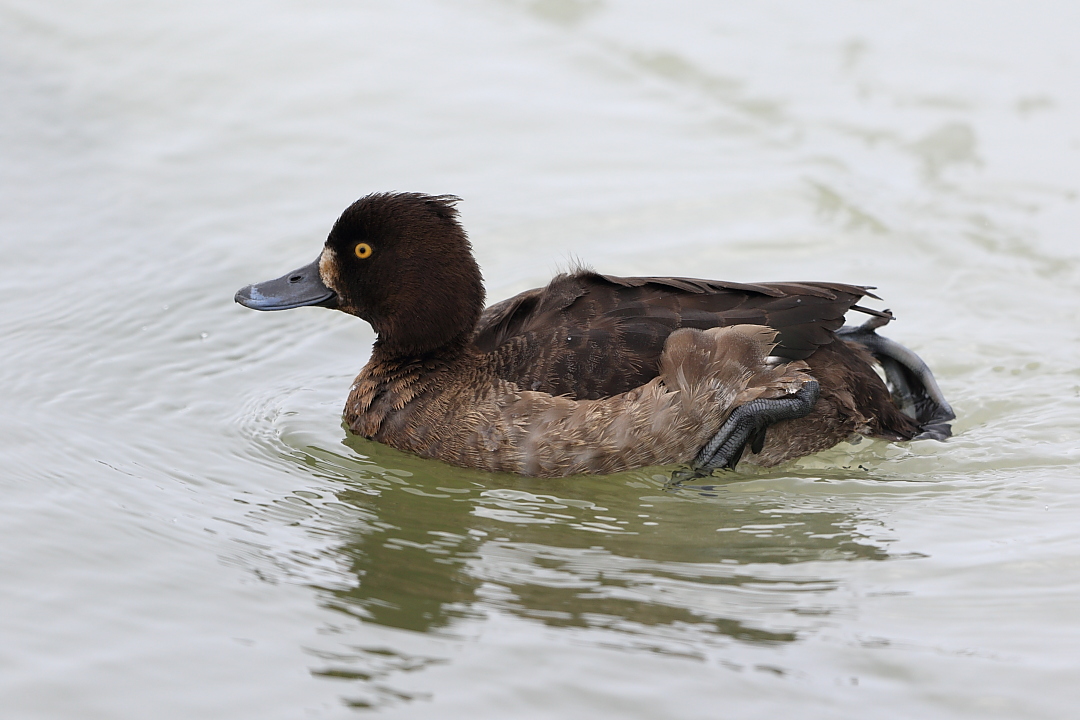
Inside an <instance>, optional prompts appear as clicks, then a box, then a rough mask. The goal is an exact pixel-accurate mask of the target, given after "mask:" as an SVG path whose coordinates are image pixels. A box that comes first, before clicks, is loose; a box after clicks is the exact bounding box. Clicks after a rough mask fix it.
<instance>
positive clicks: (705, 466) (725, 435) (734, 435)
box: [690, 380, 821, 471]
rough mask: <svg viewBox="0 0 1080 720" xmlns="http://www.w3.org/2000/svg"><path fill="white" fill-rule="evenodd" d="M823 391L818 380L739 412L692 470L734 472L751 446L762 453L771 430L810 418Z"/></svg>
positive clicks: (748, 405)
mask: <svg viewBox="0 0 1080 720" xmlns="http://www.w3.org/2000/svg"><path fill="white" fill-rule="evenodd" d="M820 390H821V388H820V386H819V385H818V383H817V380H810V381H809V382H807V383H806V384H804V385H803V386H802V387H801V388H800V389H799V391H798V392H797V393H795V394H794V395H788V396H787V397H781V398H773V399H768V400H767V399H764V398H759V399H757V400H752V401H750V402H748V403H746V404H745V405H740V406H739V407H737V408H735V409H734V410H733V411H732V412H731V415H729V416H728V419H727V420H725V421H724V424H723V425H721V426H720V430H719V431H718V432H717V433H716V435H714V436H713V439H712V440H710V441H709V442H708V443H706V444H705V447H703V448H701V452H699V453H698V455H697V457H696V458H694V461H693V462H692V463H690V468H691V470H694V471H701V470H706V471H708V470H715V469H716V468H731V469H733V468H734V467H735V466H736V465H737V464H738V462H739V460H740V459H741V458H742V455H743V451H744V450H746V446H747V445H748V444H749V445H750V451H751V452H755V453H757V452H761V448H762V447H763V446H764V445H765V431H766V430H767V429H768V427H769V426H770V425H772V424H773V423H777V422H780V421H781V420H794V419H795V418H801V417H804V416H806V415H808V414H809V413H810V411H811V410H813V409H814V403H816V402H817V399H818V393H819V392H820Z"/></svg>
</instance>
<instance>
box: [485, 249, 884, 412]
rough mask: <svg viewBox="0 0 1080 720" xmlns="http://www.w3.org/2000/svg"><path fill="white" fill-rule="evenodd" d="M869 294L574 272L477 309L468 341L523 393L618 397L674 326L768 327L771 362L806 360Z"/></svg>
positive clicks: (642, 378)
mask: <svg viewBox="0 0 1080 720" xmlns="http://www.w3.org/2000/svg"><path fill="white" fill-rule="evenodd" d="M864 296H870V297H876V296H875V295H873V293H871V292H870V288H867V287H861V286H858V285H844V284H840V283H822V282H790V283H756V284H746V283H735V282H724V281H719V280H697V279H693V278H672V277H634V278H625V277H615V276H612V275H600V274H597V273H594V272H591V271H585V270H583V271H578V272H575V273H570V274H563V275H559V276H557V277H555V278H554V279H553V280H552V281H551V283H549V284H548V285H547V287H544V288H537V289H535V290H528V291H526V292H523V293H521V294H520V295H516V296H514V297H512V298H509V299H507V300H504V301H502V302H500V303H496V304H495V305H492V306H491V307H489V308H487V310H485V311H484V313H483V315H482V316H481V318H480V322H479V323H478V325H477V330H476V334H475V335H474V338H473V342H474V344H475V346H476V347H477V349H478V350H480V351H481V352H483V353H485V354H486V355H487V358H488V360H489V362H490V363H491V366H492V367H493V369H494V372H495V374H496V375H497V376H498V377H500V378H503V379H505V380H508V381H511V382H514V383H517V384H518V386H519V387H521V388H522V389H523V390H536V391H539V392H547V393H551V394H552V395H569V396H571V397H573V398H574V399H578V400H581V399H596V398H601V397H608V396H611V395H617V394H619V393H622V392H626V391H628V390H631V389H633V388H635V387H637V386H639V385H643V384H645V383H647V382H648V381H649V380H651V379H652V378H654V377H656V376H657V374H658V373H659V363H660V354H661V352H662V351H663V349H664V342H665V341H666V340H667V337H668V335H670V334H671V333H672V332H674V331H675V330H677V329H678V328H681V327H692V328H698V329H702V330H704V329H707V328H711V327H722V326H726V325H742V324H754V325H767V326H769V327H771V328H774V329H776V330H778V331H779V336H778V345H777V347H776V350H775V351H774V354H776V355H779V356H781V357H785V358H788V359H791V360H802V359H804V358H806V357H809V356H810V355H811V354H813V353H814V351H815V350H817V349H818V348H819V347H821V346H822V345H826V344H828V343H831V342H832V341H833V340H834V339H835V337H836V336H835V334H834V331H836V330H837V329H839V328H840V327H841V326H842V325H843V324H844V314H845V313H846V312H847V311H848V310H852V309H854V310H860V311H862V312H866V313H868V314H871V315H884V314H883V313H879V312H878V311H876V310H870V309H868V308H863V307H860V306H859V305H857V304H856V303H857V302H858V300H859V299H860V298H862V297H864Z"/></svg>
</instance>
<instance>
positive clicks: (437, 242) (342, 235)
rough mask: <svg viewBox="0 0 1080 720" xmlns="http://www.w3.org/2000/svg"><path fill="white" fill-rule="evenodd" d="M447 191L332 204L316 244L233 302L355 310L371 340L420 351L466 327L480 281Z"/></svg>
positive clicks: (479, 295)
mask: <svg viewBox="0 0 1080 720" xmlns="http://www.w3.org/2000/svg"><path fill="white" fill-rule="evenodd" d="M456 202H458V198H456V197H454V196H452V195H436V196H432V195H421V194H419V193H377V194H373V195H368V196H367V197H363V198H361V199H359V200H357V201H356V202H355V203H353V204H352V205H350V206H349V207H348V208H347V209H346V210H345V212H343V213H342V214H341V217H339V218H338V220H337V222H336V223H334V227H333V229H332V230H331V231H330V235H329V237H327V239H326V244H325V245H324V246H323V250H322V254H320V255H319V258H318V259H317V260H315V262H313V263H311V264H310V265H306V266H304V267H302V268H299V269H298V270H294V271H293V272H291V273H287V274H285V275H282V276H281V277H279V278H277V279H275V280H268V281H266V282H262V283H257V284H255V285H248V286H247V287H245V288H242V289H241V290H240V291H239V292H237V293H236V302H238V303H240V304H241V305H244V306H245V307H249V308H252V309H254V310H289V309H292V308H297V307H303V306H305V305H314V306H319V307H327V308H333V309H336V310H341V311H342V312H346V313H349V314H350V315H355V316H357V317H359V318H363V319H364V320H366V321H367V322H368V323H370V324H371V326H372V327H373V328H374V329H375V332H376V333H378V335H379V339H378V340H377V341H376V347H377V348H379V349H381V350H382V351H383V352H386V353H389V354H392V355H423V354H426V353H429V352H432V351H434V350H437V349H440V348H444V347H446V346H450V345H455V344H463V343H464V342H466V341H468V339H469V338H470V337H471V335H472V332H473V330H474V329H475V327H476V322H477V320H479V318H480V313H481V312H482V311H483V309H484V286H483V281H482V278H481V275H480V268H479V266H478V265H477V264H476V260H475V259H474V258H473V254H472V247H471V245H470V244H469V240H468V237H467V236H466V235H465V231H464V230H463V229H462V227H461V225H460V223H459V222H458V219H457V209H456V208H455V207H454V203H456Z"/></svg>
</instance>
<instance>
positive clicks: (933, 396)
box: [836, 310, 956, 440]
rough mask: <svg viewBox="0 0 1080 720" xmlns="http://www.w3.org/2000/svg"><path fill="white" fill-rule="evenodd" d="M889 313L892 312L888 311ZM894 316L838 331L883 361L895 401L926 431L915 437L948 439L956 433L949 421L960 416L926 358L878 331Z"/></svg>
mask: <svg viewBox="0 0 1080 720" xmlns="http://www.w3.org/2000/svg"><path fill="white" fill-rule="evenodd" d="M885 312H887V313H889V311H888V310H886V311H885ZM891 319H892V313H889V316H888V317H886V318H871V319H870V320H867V321H866V322H865V323H863V324H862V325H859V326H857V327H851V326H845V327H842V328H840V329H839V330H837V331H836V334H837V335H838V336H839V337H840V338H842V339H844V340H847V341H849V342H857V343H859V344H860V345H863V346H864V347H866V349H867V350H869V351H870V352H871V353H872V354H873V355H874V357H875V358H876V359H877V361H878V362H879V363H881V367H882V369H883V370H884V371H885V378H886V380H887V383H888V386H889V390H890V392H891V393H892V396H893V401H894V402H896V404H897V406H899V407H900V409H901V410H902V411H903V412H904V413H905V414H906V415H908V416H910V417H913V418H915V420H917V421H918V423H919V425H920V426H921V429H922V432H921V433H919V434H918V435H916V436H915V437H914V438H913V439H915V440H922V439H933V440H945V439H946V438H948V437H949V436H950V435H952V428H951V426H950V425H949V421H950V420H954V419H955V418H956V413H955V412H953V409H952V407H951V406H950V405H949V402H948V401H947V400H946V399H945V396H944V395H942V393H941V388H939V387H938V384H937V381H936V380H935V379H934V374H933V373H932V372H930V368H929V367H927V365H926V363H925V362H923V360H922V358H920V357H919V356H918V355H916V354H915V353H913V352H912V351H911V350H908V349H907V348H906V347H904V346H903V345H901V344H900V343H898V342H895V341H893V340H890V339H889V338H887V337H882V336H881V335H878V334H877V332H875V331H876V330H877V329H878V328H879V327H882V326H884V325H886V324H888V322H889V320H891Z"/></svg>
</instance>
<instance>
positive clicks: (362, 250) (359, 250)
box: [354, 243, 371, 260]
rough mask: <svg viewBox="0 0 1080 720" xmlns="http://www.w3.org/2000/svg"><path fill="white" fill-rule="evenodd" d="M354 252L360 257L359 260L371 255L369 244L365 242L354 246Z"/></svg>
mask: <svg viewBox="0 0 1080 720" xmlns="http://www.w3.org/2000/svg"><path fill="white" fill-rule="evenodd" d="M354 252H355V253H356V257H358V258H360V259H361V260H367V259H368V258H369V257H371V246H370V245H368V244H367V243H360V244H359V245H357V246H356V249H355V250H354Z"/></svg>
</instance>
